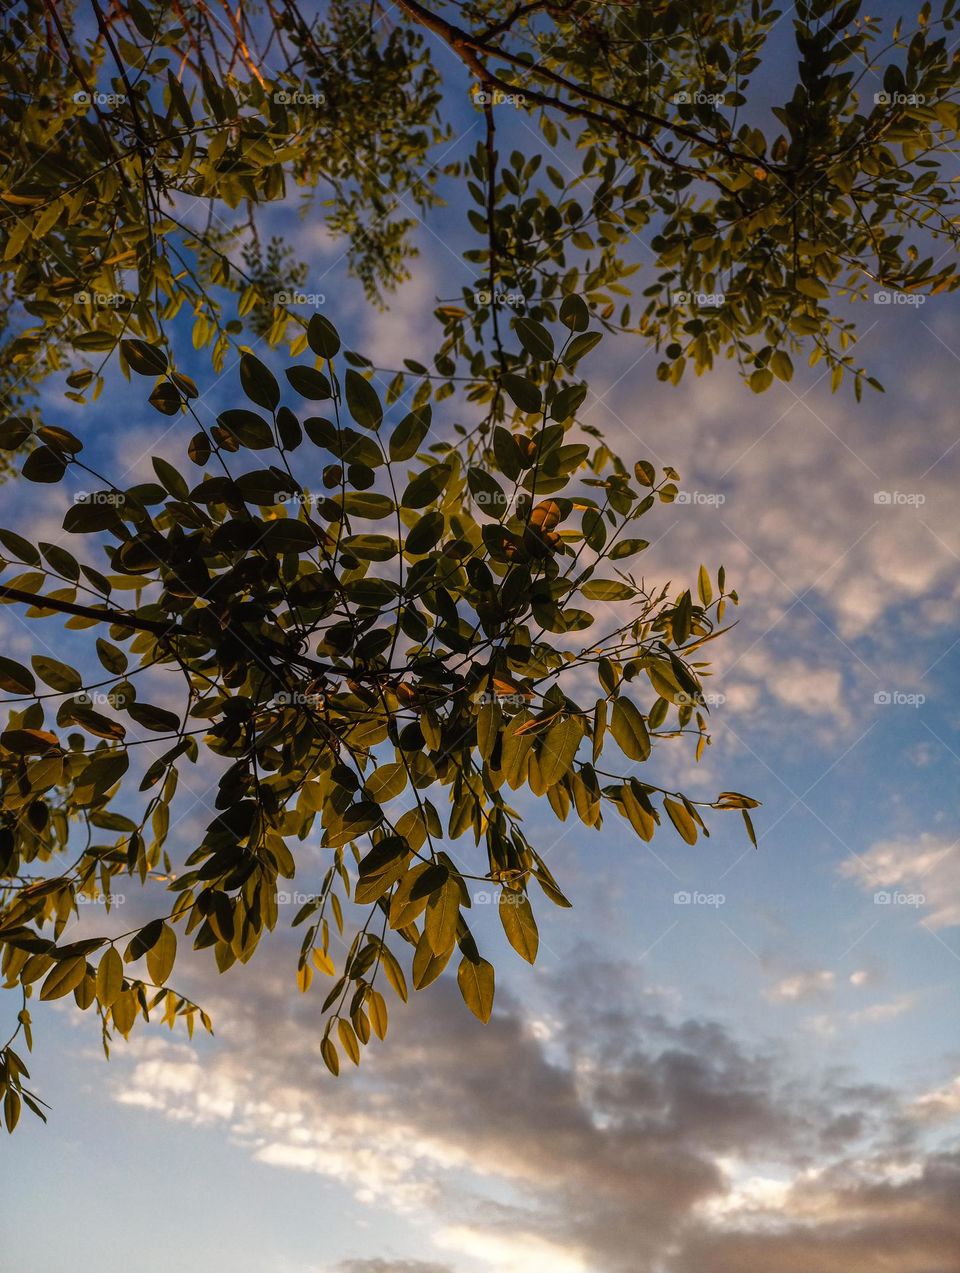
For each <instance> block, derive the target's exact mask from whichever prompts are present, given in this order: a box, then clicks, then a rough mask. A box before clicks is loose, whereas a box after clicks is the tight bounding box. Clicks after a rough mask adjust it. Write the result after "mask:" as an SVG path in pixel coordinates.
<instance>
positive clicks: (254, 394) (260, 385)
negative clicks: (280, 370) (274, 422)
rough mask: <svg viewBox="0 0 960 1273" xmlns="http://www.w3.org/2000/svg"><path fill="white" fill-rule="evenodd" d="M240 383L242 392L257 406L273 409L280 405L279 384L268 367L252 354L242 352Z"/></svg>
mask: <svg viewBox="0 0 960 1273" xmlns="http://www.w3.org/2000/svg"><path fill="white" fill-rule="evenodd" d="M240 384H241V386H242V387H243V392H244V393H245V394H246V395H247V397H248V398H249V399H250V401H251V402H255V403H256V404H257V406H258V407H266V408H267V410H268V411H275V410H276V409H277V407H279V405H280V386H279V385H278V384H277V378H276V376H275V375H274V374H273V372H272V371H271V370H270V368H269V367H266V366H264V364H263V363H262V362H261V361H260V359H259V358H255V357H254V356H253V354H244V355H243V356H242V357H241V359H240Z"/></svg>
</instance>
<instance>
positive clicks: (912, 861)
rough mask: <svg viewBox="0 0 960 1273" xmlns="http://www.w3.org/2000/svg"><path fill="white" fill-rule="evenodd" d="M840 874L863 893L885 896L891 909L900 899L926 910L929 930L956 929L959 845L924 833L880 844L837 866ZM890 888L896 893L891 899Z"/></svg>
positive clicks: (959, 896)
mask: <svg viewBox="0 0 960 1273" xmlns="http://www.w3.org/2000/svg"><path fill="white" fill-rule="evenodd" d="M839 870H840V874H841V875H842V876H844V877H845V878H846V879H850V880H853V881H854V882H855V883H857V884H859V885H860V887H861V888H862V889H864V891H865V892H868V893H873V892H881V893H886V894H887V895H888V896H889V897H890V898H891V899H892V900H891V902H890V905H891V909H892V908H893V905H894V904H895V903H896V901H897V897H898V896H899V895H900V894H902V895H903V897H905V898H913V899H914V901H913V903H910V905H915V906H916V907H917V908H918V909H919V907H921V906H922V907H925V908H926V919H925V922H926V923H927V924H929V925H930V927H931V928H949V927H953V926H954V925H957V924H960V841H957V840H948V839H946V838H944V837H942V836H936V835H933V834H932V833H931V832H929V831H925V832H923V833H922V834H921V835H918V836H914V837H903V838H901V839H897V840H882V841H880V842H879V843H878V844H875V845H874V846H873V847H872V848H871V849H869V850H867V852H866V853H862V854H860V855H858V856H857V857H854V858H850V859H848V860H847V861H844V862H842V863H841V864H840V868H839ZM891 889H894V890H897V892H895V893H892V894H891V893H890V890H891ZM919 899H922V900H919ZM904 904H907V903H904Z"/></svg>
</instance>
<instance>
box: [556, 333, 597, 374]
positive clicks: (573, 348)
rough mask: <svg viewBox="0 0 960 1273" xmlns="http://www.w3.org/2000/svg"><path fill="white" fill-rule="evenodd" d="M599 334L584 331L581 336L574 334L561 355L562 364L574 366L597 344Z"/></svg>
mask: <svg viewBox="0 0 960 1273" xmlns="http://www.w3.org/2000/svg"><path fill="white" fill-rule="evenodd" d="M601 336H602V333H601V332H584V333H583V335H582V336H574V338H573V340H571V342H570V344H569V345H568V346H567V352H566V353H565V354H564V355H563V361H564V365H565V366H567V367H573V366H575V365H576V364H577V363H578V362H579V361H580V359H581V358H583V357H584V355H585V354H588V353H589V352H590V350H591V349H594V348H595V347H596V346H597V345H599V343H600V340H601Z"/></svg>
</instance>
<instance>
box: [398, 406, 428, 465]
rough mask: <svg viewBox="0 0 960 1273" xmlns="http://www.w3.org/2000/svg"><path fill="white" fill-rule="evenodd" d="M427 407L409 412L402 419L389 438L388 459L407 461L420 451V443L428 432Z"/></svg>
mask: <svg viewBox="0 0 960 1273" xmlns="http://www.w3.org/2000/svg"><path fill="white" fill-rule="evenodd" d="M430 420H431V412H430V407H429V406H424V407H421V408H420V410H419V411H411V412H410V414H409V415H406V416H404V417H403V419H402V420H401V421H400V423H399V424H398V425H397V427H396V428H395V429H394V431H393V433H392V435H391V437H390V459H391V460H409V459H410V458H411V457H412V456H414V455H416V453H417V451H418V450H419V449H420V443H421V442H422V441H423V439H424V438H425V437H426V436H427V434H428V433H429V432H430Z"/></svg>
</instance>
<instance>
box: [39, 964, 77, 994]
mask: <svg viewBox="0 0 960 1273" xmlns="http://www.w3.org/2000/svg"><path fill="white" fill-rule="evenodd" d="M86 971H87V960H86V956H84V955H74V957H73V958H72V959H62V960H60V961H59V962H58V963H56V964H54V966H53V967H52V968H51V969H50V971H49V972H48V973H47V978H46V981H44V983H43V985H42V986H41V988H40V998H41V999H44V1000H46V999H62V998H63V996H64V995H68V994H69V993H70V991H71V990H73V989H74V988H75V987H76V986H79V984H80V982H81V981H83V978H84V976H85V974H86Z"/></svg>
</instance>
